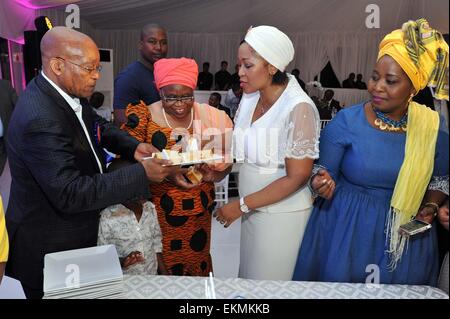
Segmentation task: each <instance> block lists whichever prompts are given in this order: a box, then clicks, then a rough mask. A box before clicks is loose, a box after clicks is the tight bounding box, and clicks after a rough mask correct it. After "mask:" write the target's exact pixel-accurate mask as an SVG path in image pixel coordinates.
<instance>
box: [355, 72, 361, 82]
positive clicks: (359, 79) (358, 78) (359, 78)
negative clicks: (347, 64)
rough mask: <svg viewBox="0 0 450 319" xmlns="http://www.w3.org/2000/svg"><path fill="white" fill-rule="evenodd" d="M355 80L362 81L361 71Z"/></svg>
mask: <svg viewBox="0 0 450 319" xmlns="http://www.w3.org/2000/svg"><path fill="white" fill-rule="evenodd" d="M356 81H358V82H361V81H362V74H361V73H359V74H358V75H357V76H356Z"/></svg>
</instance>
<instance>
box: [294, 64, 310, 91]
mask: <svg viewBox="0 0 450 319" xmlns="http://www.w3.org/2000/svg"><path fill="white" fill-rule="evenodd" d="M291 74H292V75H293V76H294V77H295V79H296V80H297V82H298V84H300V86H301V87H302V89H303V91H305V92H306V84H305V82H303V81H302V79H300V70H299V69H293V70H292V72H291ZM306 94H308V92H306Z"/></svg>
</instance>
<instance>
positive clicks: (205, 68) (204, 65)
mask: <svg viewBox="0 0 450 319" xmlns="http://www.w3.org/2000/svg"><path fill="white" fill-rule="evenodd" d="M203 72H205V73H207V72H209V62H204V63H203Z"/></svg>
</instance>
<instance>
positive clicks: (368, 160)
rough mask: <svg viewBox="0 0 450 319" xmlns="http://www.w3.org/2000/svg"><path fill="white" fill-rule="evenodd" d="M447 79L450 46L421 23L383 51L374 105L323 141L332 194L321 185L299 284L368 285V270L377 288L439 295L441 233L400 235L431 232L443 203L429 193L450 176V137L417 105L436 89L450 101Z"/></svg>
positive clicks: (398, 33)
mask: <svg viewBox="0 0 450 319" xmlns="http://www.w3.org/2000/svg"><path fill="white" fill-rule="evenodd" d="M405 43H407V44H408V47H407V46H406V44H405ZM417 52H418V53H419V55H416V53H417ZM447 72H448V45H447V44H446V43H445V42H444V41H443V39H442V35H441V34H440V33H439V32H438V31H436V30H434V29H431V28H430V27H429V25H428V22H427V21H426V20H425V19H419V20H417V21H409V22H407V23H405V24H403V26H402V29H399V30H395V31H393V32H391V33H390V34H388V35H386V36H385V37H384V39H383V40H382V41H381V43H380V46H379V52H378V59H377V62H376V64H375V67H374V70H373V72H372V76H371V78H370V80H369V82H368V91H369V93H370V95H371V96H372V98H371V100H370V101H368V102H364V103H361V104H358V105H355V106H352V107H349V108H345V109H344V110H342V111H340V112H339V113H338V114H337V115H336V117H335V118H334V119H333V120H332V121H331V122H330V123H329V124H328V125H327V126H326V127H325V128H324V130H323V131H322V136H321V138H320V158H319V161H318V164H319V165H321V166H323V167H324V168H325V169H326V171H328V172H329V173H330V175H331V176H332V178H333V180H334V181H335V185H336V188H334V187H333V186H332V185H333V184H332V185H324V187H327V188H330V190H329V192H328V194H327V195H326V196H324V198H325V200H318V201H316V203H315V205H314V210H313V213H312V214H311V218H310V220H309V223H308V226H307V229H306V232H305V236H304V239H303V243H302V246H301V248H300V250H299V255H298V260H297V266H296V270H295V273H294V277H293V280H300V281H304V280H307V281H327V282H360V283H364V282H366V280H367V279H368V278H369V277H368V276H369V274H370V272H369V273H368V272H367V271H368V268H367V267H368V265H372V267H370V269H376V272H377V276H376V277H373V278H374V279H375V278H376V279H375V280H376V281H375V283H381V284H408V285H432V286H435V285H436V283H437V274H438V270H439V261H438V249H437V238H436V227H434V226H433V227H432V228H431V229H430V230H427V231H426V232H424V233H422V234H418V235H415V236H412V237H408V236H404V235H402V234H401V233H400V232H399V227H400V226H401V225H403V224H405V223H408V222H409V221H411V220H412V219H413V218H416V219H419V220H422V221H425V222H427V223H433V221H434V218H435V216H436V213H437V212H438V208H439V206H440V205H441V204H442V202H443V200H444V198H445V195H444V194H443V193H442V192H439V191H436V190H432V189H429V184H430V181H431V182H433V180H435V179H441V178H442V177H443V176H448V160H449V157H448V156H449V155H448V139H449V136H448V130H447V128H446V126H445V124H444V121H443V120H442V119H440V118H439V114H438V113H437V112H435V111H432V110H430V109H429V108H427V107H425V106H424V105H420V104H417V103H415V102H413V101H412V97H413V96H414V94H416V93H417V92H418V91H419V90H420V89H422V88H424V87H426V86H427V85H431V86H434V87H435V88H436V96H437V97H438V98H441V99H447V100H448V77H447V76H446V73H447ZM312 180H313V183H314V181H315V178H314V177H313V178H312ZM313 188H314V189H315V187H313Z"/></svg>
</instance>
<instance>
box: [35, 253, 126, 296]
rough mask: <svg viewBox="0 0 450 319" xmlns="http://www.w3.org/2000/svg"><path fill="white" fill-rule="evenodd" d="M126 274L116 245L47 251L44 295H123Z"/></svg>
mask: <svg viewBox="0 0 450 319" xmlns="http://www.w3.org/2000/svg"><path fill="white" fill-rule="evenodd" d="M122 281H123V274H122V268H121V267H120V262H119V257H118V256H117V251H116V247H115V246H114V245H106V246H97V247H90V248H83V249H75V250H68V251H62V252H57V253H52V254H47V255H45V259H44V298H46V299H61V298H69V299H93V298H94V299H100V298H122V297H123V287H122Z"/></svg>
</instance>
